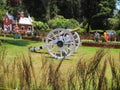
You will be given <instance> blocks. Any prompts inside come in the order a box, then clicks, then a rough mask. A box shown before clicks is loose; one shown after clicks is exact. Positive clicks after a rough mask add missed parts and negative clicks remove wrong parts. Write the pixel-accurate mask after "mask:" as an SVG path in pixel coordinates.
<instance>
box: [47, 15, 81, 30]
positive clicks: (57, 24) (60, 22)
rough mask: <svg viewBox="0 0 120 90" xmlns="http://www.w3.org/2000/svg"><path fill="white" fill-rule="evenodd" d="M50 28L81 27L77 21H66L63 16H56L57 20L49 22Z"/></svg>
mask: <svg viewBox="0 0 120 90" xmlns="http://www.w3.org/2000/svg"><path fill="white" fill-rule="evenodd" d="M48 26H49V27H50V28H52V29H54V28H70V29H73V28H76V27H78V26H79V22H78V21H77V20H75V19H65V18H64V17H62V16H56V17H55V18H53V19H51V20H49V21H48Z"/></svg>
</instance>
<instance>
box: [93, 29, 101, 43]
mask: <svg viewBox="0 0 120 90" xmlns="http://www.w3.org/2000/svg"><path fill="white" fill-rule="evenodd" d="M94 39H95V41H96V42H99V39H100V34H99V33H98V32H97V31H96V32H95V35H94Z"/></svg>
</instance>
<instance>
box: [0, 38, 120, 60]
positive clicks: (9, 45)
mask: <svg viewBox="0 0 120 90" xmlns="http://www.w3.org/2000/svg"><path fill="white" fill-rule="evenodd" d="M0 40H3V41H4V43H3V45H2V46H5V47H6V49H7V54H8V55H9V56H13V57H14V56H16V55H19V54H27V53H28V51H29V49H28V48H29V47H30V46H32V47H35V46H41V45H45V43H44V42H37V41H30V40H20V39H12V38H3V37H1V38H0ZM2 46H1V47H2ZM98 49H100V48H97V47H85V46H80V47H79V48H78V50H77V52H75V53H74V54H73V55H72V56H71V57H70V58H69V59H70V60H71V59H76V58H79V57H80V56H81V55H85V56H87V57H89V56H90V55H91V56H92V55H94V53H95V52H96V51H97V50H98ZM107 50H109V52H111V54H114V55H115V56H118V55H119V53H120V49H107ZM40 52H41V53H44V52H45V53H46V52H47V51H46V49H43V50H41V51H40ZM34 54H36V55H39V53H34ZM79 55H80V56H79Z"/></svg>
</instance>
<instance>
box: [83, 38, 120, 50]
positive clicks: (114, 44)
mask: <svg viewBox="0 0 120 90" xmlns="http://www.w3.org/2000/svg"><path fill="white" fill-rule="evenodd" d="M82 46H90V47H105V48H118V49H120V42H95V41H92V40H91V41H86V40H85V41H84V40H83V41H82Z"/></svg>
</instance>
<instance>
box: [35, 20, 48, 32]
mask: <svg viewBox="0 0 120 90" xmlns="http://www.w3.org/2000/svg"><path fill="white" fill-rule="evenodd" d="M34 28H35V29H37V30H40V31H47V30H49V27H48V25H47V24H46V23H44V22H41V21H35V22H34Z"/></svg>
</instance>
